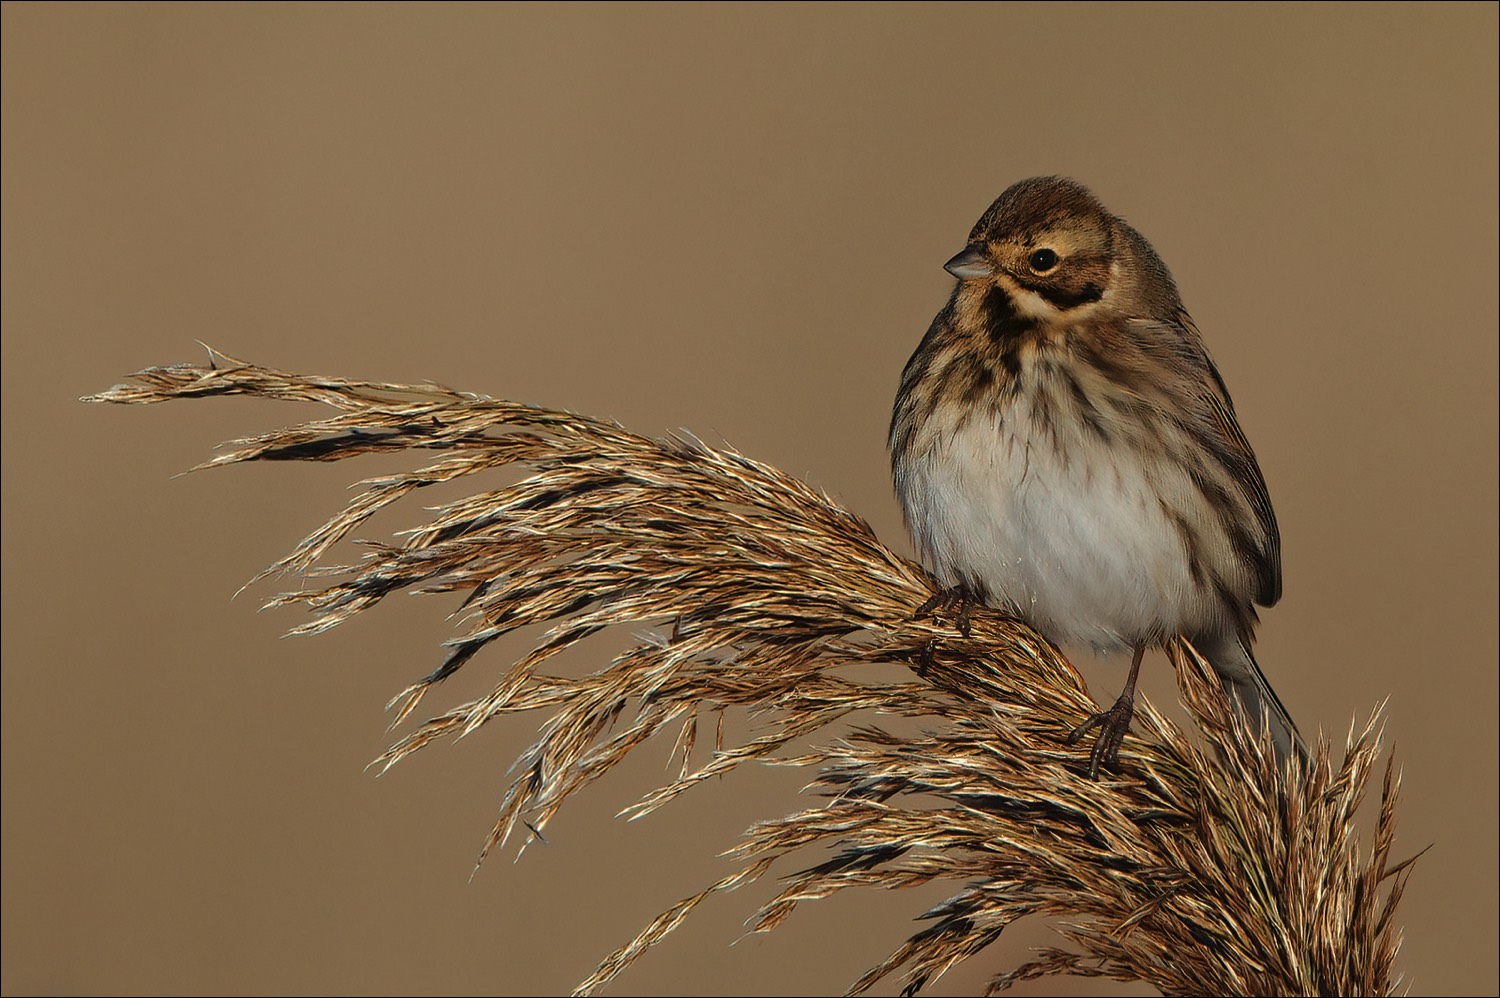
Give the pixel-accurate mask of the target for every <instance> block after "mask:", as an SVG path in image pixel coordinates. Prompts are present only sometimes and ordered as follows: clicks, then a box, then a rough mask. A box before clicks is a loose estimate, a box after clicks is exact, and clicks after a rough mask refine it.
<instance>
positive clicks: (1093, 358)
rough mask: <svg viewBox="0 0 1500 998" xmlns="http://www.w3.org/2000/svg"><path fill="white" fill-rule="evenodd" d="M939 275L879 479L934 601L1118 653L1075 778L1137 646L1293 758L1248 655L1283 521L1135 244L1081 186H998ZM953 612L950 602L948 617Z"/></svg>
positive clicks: (1112, 732)
mask: <svg viewBox="0 0 1500 998" xmlns="http://www.w3.org/2000/svg"><path fill="white" fill-rule="evenodd" d="M946 269H947V270H948V272H949V273H951V274H953V276H955V277H957V278H958V284H957V285H956V286H955V287H954V289H953V294H952V295H951V296H950V297H949V299H948V304H947V305H945V306H944V307H943V309H942V311H940V312H939V313H938V314H937V318H935V319H934V320H933V322H932V327H931V328H930V329H928V331H927V335H926V336H925V337H923V339H922V343H921V345H920V346H918V347H917V351H916V353H914V354H912V357H911V360H910V361H908V362H907V364H906V369H905V371H904V372H903V373H902V376H901V389H900V391H899V392H898V393H897V395H896V406H895V411H894V412H893V413H892V415H891V430H890V448H891V462H892V469H893V472H894V476H895V483H896V493H897V495H898V497H899V498H900V500H901V505H902V508H903V510H904V512H905V515H906V524H907V527H908V528H909V529H910V530H911V533H912V536H913V538H914V539H915V541H916V545H917V547H918V549H919V551H920V553H921V556H922V559H923V561H924V562H925V563H926V565H927V566H928V567H929V568H930V569H931V570H932V571H933V573H934V574H935V575H936V576H937V578H938V579H939V580H940V581H941V582H942V583H943V585H945V586H948V587H951V588H950V590H949V593H948V594H947V595H948V597H949V599H950V600H952V601H956V602H958V603H960V604H964V603H966V602H968V601H973V602H982V603H985V604H988V605H990V606H993V607H996V608H998V609H1001V610H1005V611H1008V612H1010V613H1013V614H1015V615H1017V616H1018V617H1020V619H1022V620H1024V621H1026V622H1027V623H1029V624H1031V625H1032V626H1033V627H1035V628H1036V629H1037V630H1039V631H1040V632H1041V633H1042V634H1043V635H1045V636H1046V637H1047V638H1049V639H1050V640H1052V641H1055V642H1057V643H1059V644H1064V645H1073V646H1089V647H1092V648H1093V649H1095V650H1097V651H1100V652H1111V651H1121V650H1126V649H1129V650H1131V651H1133V652H1134V658H1133V659H1132V661H1131V665H1130V676H1129V678H1128V679H1127V680H1126V683H1125V689H1124V692H1123V693H1121V695H1120V698H1119V699H1118V700H1117V701H1116V702H1115V704H1114V706H1113V707H1111V708H1110V709H1109V710H1106V711H1103V712H1102V713H1099V714H1096V715H1095V716H1094V717H1093V718H1092V719H1090V720H1089V721H1088V722H1086V723H1085V724H1083V725H1082V726H1080V727H1079V728H1077V729H1075V730H1074V731H1073V732H1072V734H1071V735H1070V736H1069V738H1068V741H1069V742H1070V743H1071V742H1073V741H1077V740H1078V739H1079V738H1080V737H1082V736H1083V735H1084V734H1085V733H1086V732H1088V731H1089V730H1091V729H1093V728H1095V727H1097V728H1099V729H1100V731H1099V735H1098V738H1097V740H1096V742H1095V744H1094V748H1093V751H1092V753H1091V756H1090V761H1089V772H1090V775H1091V776H1095V777H1097V775H1098V771H1099V767H1100V765H1101V764H1108V765H1111V766H1113V765H1114V764H1115V761H1116V757H1117V755H1118V753H1119V749H1120V743H1121V741H1122V740H1123V738H1124V736H1125V732H1126V731H1127V730H1128V729H1129V727H1130V719H1131V716H1132V714H1133V712H1134V705H1135V685H1136V677H1137V675H1138V673H1139V672H1140V667H1141V656H1142V655H1143V654H1144V653H1145V651H1146V649H1147V648H1150V647H1153V646H1159V645H1161V644H1163V643H1164V642H1166V641H1168V640H1170V639H1171V638H1173V637H1174V636H1179V635H1180V636H1182V637H1185V638H1187V639H1188V640H1189V641H1191V642H1192V644H1193V646H1194V647H1195V648H1196V649H1197V650H1198V652H1199V653H1200V654H1202V655H1203V656H1204V657H1205V658H1206V659H1207V660H1208V661H1209V662H1210V663H1211V664H1212V665H1213V667H1214V669H1215V670H1216V672H1217V673H1218V675H1219V677H1220V679H1221V680H1222V681H1223V683H1224V686H1225V688H1226V689H1227V690H1228V691H1229V692H1230V693H1231V694H1232V695H1233V696H1234V697H1235V698H1237V699H1238V700H1239V701H1240V702H1241V703H1242V704H1243V705H1244V708H1245V709H1246V710H1247V711H1248V713H1249V715H1250V717H1252V718H1253V719H1256V720H1259V719H1260V718H1262V717H1265V716H1266V715H1269V721H1270V723H1269V727H1270V729H1271V732H1272V735H1273V737H1274V740H1275V744H1276V748H1277V751H1278V754H1279V756H1280V757H1281V758H1283V759H1284V758H1285V757H1286V756H1287V755H1289V754H1290V753H1291V752H1292V751H1294V750H1295V751H1297V752H1299V753H1302V754H1305V753H1306V748H1305V746H1304V745H1303V743H1302V738H1301V736H1300V735H1299V734H1298V732H1297V728H1296V726H1295V725H1294V724H1293V723H1292V719H1291V717H1290V715H1288V713H1287V710H1286V708H1285V707H1284V706H1282V703H1281V701H1280V700H1279V699H1277V697H1276V694H1275V692H1273V691H1272V689H1271V686H1270V684H1269V683H1267V681H1266V677H1265V675H1264V674H1263V673H1262V672H1261V670H1260V667H1259V666H1258V665H1257V664H1256V661H1255V658H1254V656H1252V655H1251V653H1250V642H1251V640H1252V639H1253V637H1254V631H1255V625H1256V622H1257V617H1256V612H1255V606H1256V604H1259V605H1261V606H1271V605H1272V604H1274V603H1275V602H1276V601H1277V599H1279V598H1280V596H1281V549H1280V544H1281V541H1280V534H1279V532H1278V531H1277V528H1276V516H1275V514H1274V513H1273V512H1272V510H1271V500H1270V497H1269V496H1268V495H1267V493H1266V483H1265V480H1264V479H1263V478H1262V477H1261V473H1260V467H1259V466H1258V465H1257V464H1256V461H1255V455H1254V453H1253V452H1252V451H1251V450H1250V444H1249V442H1248V441H1246V439H1245V435H1244V434H1243V433H1242V432H1241V431H1240V427H1239V424H1238V423H1237V422H1236V421H1235V416H1234V405H1233V403H1231V402H1230V400H1229V391H1228V389H1226V388H1225V387H1224V381H1223V379H1222V378H1221V377H1220V376H1219V372H1218V370H1217V369H1215V367H1214V364H1213V361H1212V360H1210V359H1209V356H1208V351H1207V350H1206V349H1205V348H1204V346H1203V339H1202V337H1201V336H1200V335H1199V333H1198V329H1197V327H1196V326H1194V325H1193V320H1192V319H1191V318H1190V317H1189V316H1188V313H1187V310H1186V309H1184V308H1183V305H1182V299H1181V298H1180V297H1179V296H1178V293H1177V286H1176V284H1175V283H1174V282H1173V280H1172V275H1171V274H1170V273H1169V272H1168V271H1167V268H1166V265H1165V264H1163V263H1162V262H1161V259H1160V258H1159V257H1158V256H1157V255H1156V252H1155V251H1154V250H1153V249H1152V248H1151V244H1150V243H1148V242H1147V241H1146V239H1145V238H1144V237H1143V236H1142V235H1141V234H1140V233H1138V232H1137V231H1136V230H1135V229H1133V228H1131V227H1130V226H1129V225H1127V224H1126V223H1125V222H1124V221H1122V220H1121V219H1119V218H1117V217H1116V216H1115V215H1113V214H1111V213H1110V212H1109V211H1108V210H1107V209H1106V208H1105V207H1104V206H1103V205H1102V204H1100V203H1099V201H1098V200H1097V199H1096V198H1095V197H1094V195H1093V194H1092V193H1091V192H1090V191H1089V190H1088V189H1087V188H1085V187H1083V186H1082V185H1080V184H1077V183H1075V182H1073V181H1071V180H1067V179H1063V178H1060V177H1036V178H1033V179H1030V180H1023V181H1021V182H1020V183H1018V184H1016V185H1014V186H1013V187H1011V188H1010V189H1009V190H1007V191H1006V192H1005V193H1004V194H1001V195H1000V197H999V198H998V199H997V200H996V201H995V203H994V204H993V205H991V206H990V208H989V210H988V211H986V212H985V213H984V215H983V216H982V217H981V218H980V219H979V222H978V223H977V224H976V225H975V226H974V229H973V231H972V232H970V233H969V243H968V246H967V247H965V249H964V250H963V251H962V252H961V253H959V254H958V255H957V256H955V257H954V258H953V259H951V260H949V261H948V263H947V264H946ZM960 616H961V619H962V610H961V611H960Z"/></svg>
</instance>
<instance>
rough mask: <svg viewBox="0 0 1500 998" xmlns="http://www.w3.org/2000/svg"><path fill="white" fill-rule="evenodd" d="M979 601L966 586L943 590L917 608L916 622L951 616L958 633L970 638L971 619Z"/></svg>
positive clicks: (914, 615)
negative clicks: (923, 619)
mask: <svg viewBox="0 0 1500 998" xmlns="http://www.w3.org/2000/svg"><path fill="white" fill-rule="evenodd" d="M978 603H979V600H977V599H975V598H974V594H973V593H971V592H969V590H968V587H966V586H953V587H952V588H950V589H941V590H939V591H937V592H935V593H933V594H932V597H931V598H930V599H928V600H927V602H925V603H923V604H922V605H921V606H919V607H917V612H916V613H914V614H912V617H913V618H914V619H916V620H921V619H922V618H923V617H929V616H930V617H940V616H951V617H952V620H953V626H955V627H957V628H958V633H959V634H962V635H963V636H964V637H968V636H969V617H970V614H971V613H972V612H973V610H974V607H975V606H976V605H978Z"/></svg>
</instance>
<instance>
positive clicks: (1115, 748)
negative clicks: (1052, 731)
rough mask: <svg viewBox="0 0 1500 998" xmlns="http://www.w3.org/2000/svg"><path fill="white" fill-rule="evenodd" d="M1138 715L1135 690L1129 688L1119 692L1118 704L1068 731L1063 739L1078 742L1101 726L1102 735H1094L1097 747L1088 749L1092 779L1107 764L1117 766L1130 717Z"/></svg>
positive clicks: (1112, 767) (1116, 702)
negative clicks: (1089, 750) (1096, 736)
mask: <svg viewBox="0 0 1500 998" xmlns="http://www.w3.org/2000/svg"><path fill="white" fill-rule="evenodd" d="M1133 716H1135V691H1134V690H1129V691H1127V692H1126V693H1122V694H1121V695H1120V699H1118V700H1116V701H1115V705H1114V706H1113V707H1111V708H1109V710H1104V711H1100V712H1099V713H1097V714H1095V715H1094V716H1093V717H1091V718H1089V719H1088V720H1087V721H1084V722H1083V723H1082V724H1080V725H1079V726H1078V727H1076V728H1074V729H1073V730H1072V731H1071V732H1069V733H1068V737H1067V738H1065V739H1064V740H1063V743H1064V744H1065V745H1072V744H1074V743H1076V742H1077V741H1078V740H1079V739H1080V738H1082V737H1083V736H1084V735H1086V734H1088V733H1089V732H1090V731H1092V730H1093V729H1094V728H1098V729H1099V737H1098V738H1096V739H1094V748H1093V750H1092V751H1091V752H1089V779H1091V780H1097V779H1098V778H1099V769H1100V768H1101V767H1103V766H1108V767H1109V768H1110V769H1116V768H1118V766H1119V761H1120V745H1121V743H1122V742H1124V741H1125V733H1126V732H1127V731H1129V730H1130V719H1131V718H1132V717H1133Z"/></svg>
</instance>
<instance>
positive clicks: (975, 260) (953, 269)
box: [943, 246, 995, 281]
mask: <svg viewBox="0 0 1500 998" xmlns="http://www.w3.org/2000/svg"><path fill="white" fill-rule="evenodd" d="M943 269H944V270H946V271H947V272H948V273H950V274H952V275H953V276H954V277H956V278H958V279H959V280H960V281H968V280H973V279H974V278H977V277H991V276H993V275H994V273H995V265H994V264H993V263H991V262H990V260H989V257H988V256H987V255H986V254H985V252H984V250H982V249H980V248H979V247H978V246H966V247H964V251H963V252H962V253H960V254H958V255H957V256H955V257H954V258H953V259H951V260H949V261H948V262H947V263H945V264H943Z"/></svg>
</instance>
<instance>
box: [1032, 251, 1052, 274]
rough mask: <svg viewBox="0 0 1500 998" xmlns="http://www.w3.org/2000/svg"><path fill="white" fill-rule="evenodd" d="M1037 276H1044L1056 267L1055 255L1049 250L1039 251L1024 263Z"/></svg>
mask: <svg viewBox="0 0 1500 998" xmlns="http://www.w3.org/2000/svg"><path fill="white" fill-rule="evenodd" d="M1026 262H1027V263H1029V264H1031V269H1032V270H1034V271H1036V272H1037V273H1038V274H1045V273H1046V272H1047V271H1049V270H1051V269H1052V268H1053V267H1056V266H1057V254H1056V253H1055V252H1053V251H1052V250H1049V249H1039V250H1037V251H1036V252H1035V253H1032V254H1031V257H1030V258H1029V259H1028V260H1027V261H1026Z"/></svg>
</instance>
